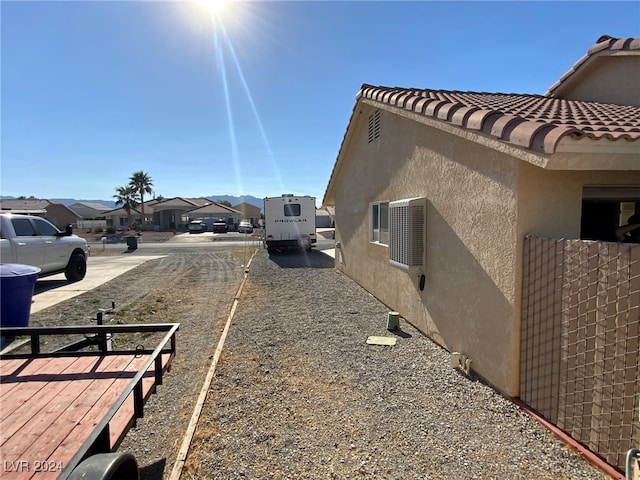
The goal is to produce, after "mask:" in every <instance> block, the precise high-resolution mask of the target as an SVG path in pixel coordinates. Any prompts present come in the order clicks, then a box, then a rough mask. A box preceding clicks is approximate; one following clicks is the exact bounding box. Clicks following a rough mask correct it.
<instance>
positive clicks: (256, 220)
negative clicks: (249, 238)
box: [233, 202, 262, 227]
mask: <svg viewBox="0 0 640 480" xmlns="http://www.w3.org/2000/svg"><path fill="white" fill-rule="evenodd" d="M233 209H234V210H237V211H239V212H241V213H242V220H249V221H250V222H251V225H253V226H254V227H257V226H259V225H260V219H261V218H262V211H261V210H260V207H256V206H255V205H252V204H250V203H247V202H242V203H239V204H238V205H234V206H233Z"/></svg>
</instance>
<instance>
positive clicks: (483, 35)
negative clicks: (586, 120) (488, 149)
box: [0, 0, 640, 203]
mask: <svg viewBox="0 0 640 480" xmlns="http://www.w3.org/2000/svg"><path fill="white" fill-rule="evenodd" d="M216 18H217V19H216V20H215V21H214V20H213V19H212V17H211V16H210V15H209V13H208V11H207V10H206V9H204V8H203V7H202V6H201V5H199V4H198V3H196V2H190V1H181V2H169V1H154V2H151V1H137V2H128V1H127V2H125V1H116V0H112V1H90V0H87V1H42V2H36V1H28V0H27V1H25V0H22V1H7V0H2V1H1V3H0V19H1V27H2V28H1V41H2V45H1V71H0V74H1V116H0V120H1V134H2V138H1V140H2V145H1V154H2V159H1V161H2V162H1V170H0V175H1V178H0V194H2V195H11V196H20V195H27V196H29V195H33V196H36V197H39V198H59V197H72V198H76V199H104V200H111V199H112V196H113V194H114V193H115V189H116V187H118V186H121V185H125V184H126V183H127V182H128V179H129V177H130V175H131V174H132V173H133V172H134V171H137V170H143V171H145V172H147V173H149V175H150V176H151V178H152V179H153V183H154V190H155V193H156V195H162V196H164V197H173V196H184V197H197V196H208V195H213V194H216V195H223V194H228V195H242V194H245V195H254V196H256V197H263V196H271V195H280V194H282V193H293V194H297V195H313V196H316V197H318V203H319V202H320V200H321V199H322V197H323V195H324V191H325V188H326V185H327V183H328V180H329V176H330V174H331V169H332V168H333V164H334V162H335V160H336V156H337V153H338V149H339V147H340V143H341V141H342V137H343V135H344V132H345V129H346V126H347V123H348V120H349V116H350V114H351V110H352V108H353V105H354V102H355V95H356V93H357V92H358V90H359V89H360V86H361V85H362V84H363V83H369V84H373V85H384V86H401V87H414V88H430V89H444V90H464V91H487V92H503V93H533V94H543V93H545V92H546V91H547V89H548V87H549V86H551V85H552V84H553V83H554V82H555V81H556V80H558V79H559V78H560V76H561V75H563V74H564V73H565V72H566V71H567V70H568V69H569V68H570V67H571V66H572V65H573V64H574V63H575V62H576V61H577V60H578V59H579V58H580V57H582V56H583V55H584V54H585V53H586V52H587V49H588V48H589V47H590V46H591V45H593V44H594V43H595V42H596V40H597V38H598V37H599V36H600V35H603V34H608V35H611V36H614V37H640V2H638V1H633V2H631V1H629V2H598V1H590V2H577V1H572V2H551V1H540V2H506V1H503V2H479V1H478V2H456V1H448V2H417V1H416V2H382V1H380V2H360V1H351V2H338V1H335V2H311V1H305V2H294V1H282V2H272V1H253V2H237V3H234V2H231V3H229V4H228V5H226V7H225V8H224V9H223V10H222V11H221V12H220V13H219V14H218V16H217V17H216Z"/></svg>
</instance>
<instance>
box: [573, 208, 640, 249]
mask: <svg viewBox="0 0 640 480" xmlns="http://www.w3.org/2000/svg"><path fill="white" fill-rule="evenodd" d="M639 214H640V200H635V201H630V200H629V199H617V200H616V199H583V200H582V218H581V225H580V238H581V239H582V240H599V241H603V242H632V243H640V228H638V229H636V230H633V231H631V232H627V233H623V232H622V231H621V230H620V227H624V226H625V225H627V224H628V223H629V221H630V220H631V221H633V222H634V223H635V222H636V220H637V218H638V217H634V215H639Z"/></svg>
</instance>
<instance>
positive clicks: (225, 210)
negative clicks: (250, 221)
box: [188, 202, 245, 231]
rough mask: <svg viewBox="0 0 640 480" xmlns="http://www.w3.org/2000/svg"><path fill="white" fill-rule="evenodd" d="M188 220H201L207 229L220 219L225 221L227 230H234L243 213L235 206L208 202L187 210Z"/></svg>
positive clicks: (210, 228)
mask: <svg viewBox="0 0 640 480" xmlns="http://www.w3.org/2000/svg"><path fill="white" fill-rule="evenodd" d="M188 216H189V220H202V221H203V222H204V223H205V224H206V225H207V229H208V230H209V231H211V230H212V228H213V222H215V221H216V220H219V219H222V220H224V221H225V222H226V224H227V228H228V229H229V230H234V229H235V228H236V227H237V225H238V223H240V220H242V219H243V218H245V217H244V214H243V213H242V212H241V211H239V210H236V209H235V208H231V207H227V206H226V205H222V204H220V203H217V202H209V203H208V204H206V205H204V206H202V207H198V208H195V209H193V210H189V212H188Z"/></svg>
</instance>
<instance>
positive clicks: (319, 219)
mask: <svg viewBox="0 0 640 480" xmlns="http://www.w3.org/2000/svg"><path fill="white" fill-rule="evenodd" d="M334 214H335V209H334V208H333V207H322V208H317V209H316V228H333V226H334V222H333V216H334Z"/></svg>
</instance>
